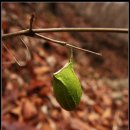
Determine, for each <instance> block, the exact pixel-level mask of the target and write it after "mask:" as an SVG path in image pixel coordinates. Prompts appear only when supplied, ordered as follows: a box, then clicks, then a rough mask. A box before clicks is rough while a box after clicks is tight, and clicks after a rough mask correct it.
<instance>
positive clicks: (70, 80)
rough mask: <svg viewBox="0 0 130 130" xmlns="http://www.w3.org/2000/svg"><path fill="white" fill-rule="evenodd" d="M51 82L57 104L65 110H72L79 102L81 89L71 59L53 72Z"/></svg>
mask: <svg viewBox="0 0 130 130" xmlns="http://www.w3.org/2000/svg"><path fill="white" fill-rule="evenodd" d="M52 84H53V89H54V93H55V96H56V99H57V101H58V102H59V104H60V105H61V106H62V107H63V108H64V109H65V110H67V111H72V110H74V109H75V108H76V106H77V105H78V104H79V102H80V99H81V95H82V89H81V84H80V81H79V79H78V77H77V76H76V74H75V72H74V69H73V63H72V61H70V62H69V63H67V64H66V65H65V66H64V67H63V68H62V69H60V70H59V71H58V72H56V73H54V74H53V80H52Z"/></svg>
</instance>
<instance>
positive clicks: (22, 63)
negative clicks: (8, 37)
mask: <svg viewBox="0 0 130 130" xmlns="http://www.w3.org/2000/svg"><path fill="white" fill-rule="evenodd" d="M2 45H3V46H4V47H5V49H6V50H7V51H8V52H9V53H10V55H11V56H12V57H13V58H14V60H15V62H16V63H17V64H18V65H19V66H24V65H25V63H24V62H23V61H20V62H19V61H18V60H17V58H16V57H15V56H14V54H13V52H12V51H10V50H9V49H8V47H7V46H6V45H5V44H4V42H3V44H2ZM9 62H10V63H11V62H12V63H13V61H9ZM5 64H7V62H5Z"/></svg>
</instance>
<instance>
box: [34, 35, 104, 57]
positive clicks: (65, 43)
mask: <svg viewBox="0 0 130 130" xmlns="http://www.w3.org/2000/svg"><path fill="white" fill-rule="evenodd" d="M34 36H35V37H38V38H41V39H44V40H47V41H51V42H54V43H57V44H60V45H62V46H66V47H72V48H75V49H78V50H82V51H85V52H89V53H93V54H95V55H99V56H102V54H101V53H97V52H94V51H90V50H86V49H83V48H80V47H77V46H74V45H71V44H69V43H67V42H64V41H58V40H54V39H51V38H48V37H45V36H42V35H40V34H37V33H35V35H34Z"/></svg>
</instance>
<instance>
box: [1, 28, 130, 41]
mask: <svg viewBox="0 0 130 130" xmlns="http://www.w3.org/2000/svg"><path fill="white" fill-rule="evenodd" d="M32 32H33V33H47V32H109V33H128V29H125V28H46V29H32ZM29 33H30V31H29V29H26V30H21V31H18V32H14V33H8V34H3V35H2V39H6V38H8V37H14V36H18V35H28V36H29ZM30 36H31V35H30Z"/></svg>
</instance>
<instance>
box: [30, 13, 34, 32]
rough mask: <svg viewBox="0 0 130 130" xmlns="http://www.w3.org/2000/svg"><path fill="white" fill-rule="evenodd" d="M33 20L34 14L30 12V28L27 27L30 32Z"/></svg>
mask: <svg viewBox="0 0 130 130" xmlns="http://www.w3.org/2000/svg"><path fill="white" fill-rule="evenodd" d="M33 21H34V14H32V15H31V18H30V28H29V31H30V32H31V31H32V24H33Z"/></svg>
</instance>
